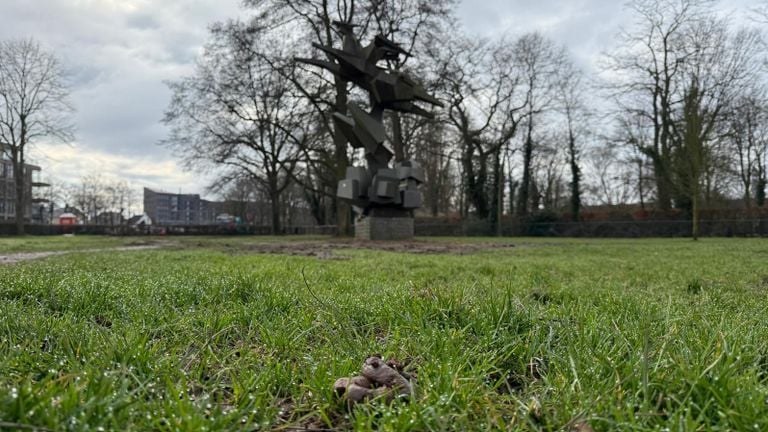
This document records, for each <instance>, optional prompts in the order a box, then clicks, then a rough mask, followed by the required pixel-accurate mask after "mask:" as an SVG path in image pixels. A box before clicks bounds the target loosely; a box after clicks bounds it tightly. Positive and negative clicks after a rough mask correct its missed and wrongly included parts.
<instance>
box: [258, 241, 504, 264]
mask: <svg viewBox="0 0 768 432" xmlns="http://www.w3.org/2000/svg"><path fill="white" fill-rule="evenodd" d="M513 247H515V245H514V244H512V243H450V242H440V243H437V242H420V241H387V242H367V241H328V242H292V241H289V242H285V243H261V244H249V245H246V246H245V249H246V250H247V251H248V252H252V253H266V254H280V255H297V256H313V257H317V258H320V259H336V260H339V259H349V257H346V256H344V255H336V254H335V252H337V251H344V250H356V249H357V250H359V249H369V250H379V251H386V252H404V253H414V254H452V255H464V254H468V253H473V252H477V251H481V250H487V249H507V248H513Z"/></svg>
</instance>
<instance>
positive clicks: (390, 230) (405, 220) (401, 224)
mask: <svg viewBox="0 0 768 432" xmlns="http://www.w3.org/2000/svg"><path fill="white" fill-rule="evenodd" d="M355 239H357V240H413V218H412V217H409V216H403V217H390V216H368V217H364V218H362V219H359V220H357V221H355Z"/></svg>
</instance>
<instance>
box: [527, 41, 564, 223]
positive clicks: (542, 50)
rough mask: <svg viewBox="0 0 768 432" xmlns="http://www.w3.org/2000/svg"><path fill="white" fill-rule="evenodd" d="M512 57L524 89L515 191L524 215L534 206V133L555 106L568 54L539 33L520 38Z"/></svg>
mask: <svg viewBox="0 0 768 432" xmlns="http://www.w3.org/2000/svg"><path fill="white" fill-rule="evenodd" d="M514 60H515V61H516V62H517V63H518V64H519V65H520V69H521V71H522V73H523V76H522V81H523V84H524V86H525V91H526V97H525V102H526V107H525V111H524V113H525V116H524V118H525V136H524V137H523V146H522V153H523V173H522V180H521V183H520V193H519V194H518V205H517V214H518V215H521V216H525V215H527V214H528V212H529V210H531V209H533V208H535V207H534V206H533V205H532V204H533V203H531V198H532V196H533V191H532V190H531V187H532V186H533V184H534V183H535V179H534V178H533V173H534V170H533V166H534V158H535V148H536V144H535V138H534V137H535V135H534V134H535V132H536V130H537V127H538V126H539V125H538V121H539V120H540V117H541V115H542V114H544V113H545V112H547V111H548V110H551V109H553V108H554V106H555V104H556V101H557V97H558V87H559V83H560V82H561V73H562V71H563V67H564V65H565V64H566V60H567V54H566V52H565V50H564V49H563V48H561V47H558V46H556V45H555V44H554V43H553V42H552V41H551V40H549V39H547V38H545V37H544V36H543V35H541V34H540V33H529V34H527V35H524V36H523V37H521V38H520V39H519V40H518V41H517V43H516V47H515V56H514Z"/></svg>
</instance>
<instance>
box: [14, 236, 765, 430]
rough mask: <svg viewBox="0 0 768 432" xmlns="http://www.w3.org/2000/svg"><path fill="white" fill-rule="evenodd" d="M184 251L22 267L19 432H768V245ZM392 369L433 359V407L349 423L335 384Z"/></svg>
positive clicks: (193, 244) (58, 245)
mask: <svg viewBox="0 0 768 432" xmlns="http://www.w3.org/2000/svg"><path fill="white" fill-rule="evenodd" d="M144 240H146V239H138V240H137V239H130V238H129V239H113V238H98V237H77V238H57V239H50V238H24V239H20V240H14V239H3V240H0V253H9V252H18V251H41V250H54V249H58V250H62V249H67V250H75V251H76V250H77V249H91V248H102V247H103V248H107V247H115V246H120V245H125V244H130V243H132V242H133V243H135V242H137V241H144ZM166 240H170V241H174V242H176V243H174V244H173V245H171V246H170V248H169V249H163V250H143V251H123V252H114V251H110V252H100V253H95V252H80V253H78V252H73V253H70V254H66V255H58V256H53V257H49V258H46V259H43V260H39V261H27V262H23V263H18V264H13V265H7V266H2V267H0V429H3V425H5V426H6V427H8V426H9V425H10V424H14V423H15V424H23V425H34V426H37V427H45V428H48V429H52V430H73V431H85V430H189V431H197V430H257V429H260V430H268V429H290V428H296V427H301V426H303V425H310V426H312V427H315V428H317V427H324V428H328V429H348V428H356V429H363V430H365V429H380V430H488V429H513V430H551V431H556V430H566V431H567V430H572V429H573V428H576V429H574V430H578V429H579V428H578V427H577V425H578V424H579V423H582V424H583V423H586V424H589V425H590V426H591V428H593V429H594V430H596V431H599V430H638V431H645V430H659V429H662V428H667V429H669V430H768V417H767V416H765V412H766V410H768V385H766V384H768V324H767V323H766V318H768V314H767V313H766V309H768V296H767V295H766V293H767V292H768V267H766V262H768V243H766V242H765V241H764V240H757V239H706V240H703V241H700V242H697V243H694V242H692V241H690V240H683V239H675V240H599V241H598V240H561V239H556V240H530V239H506V241H511V242H514V243H519V244H525V246H519V247H515V248H507V249H488V250H484V251H479V252H474V253H469V254H464V255H424V254H419V255H416V254H403V253H391V252H376V251H371V250H343V251H339V252H338V254H339V255H343V256H345V257H347V258H348V259H346V260H320V259H318V258H315V257H302V256H286V255H260V254H251V253H249V252H248V250H247V246H248V244H251V243H255V242H259V241H262V240H260V239H258V238H243V237H239V238H211V239H203V238H168V239H166ZM264 241H269V242H278V241H281V240H280V239H274V238H272V239H266V240H264ZM291 241H294V240H291ZM435 241H439V242H446V241H448V240H447V239H439V240H435ZM461 241H462V242H466V241H475V242H477V241H497V240H466V239H462V240H461ZM302 271H303V273H304V275H305V276H306V284H305V281H304V278H303V277H302ZM376 352H379V353H382V354H384V355H385V356H394V357H397V358H398V359H405V358H409V359H412V362H413V364H414V365H415V366H416V367H417V370H418V386H417V393H416V396H415V398H414V400H412V401H411V402H410V403H406V402H395V403H393V404H391V405H387V404H384V403H380V402H373V403H369V404H364V405H360V406H357V407H355V408H354V409H352V410H347V409H346V407H345V405H344V403H343V402H340V401H338V400H336V399H335V398H334V397H333V394H332V390H331V385H332V384H333V381H334V380H335V379H336V378H337V377H341V376H348V375H351V374H355V373H356V372H357V371H358V370H359V368H360V366H361V364H362V362H363V360H364V359H365V358H366V357H367V356H368V355H370V354H371V353H376ZM532 361H533V362H534V363H535V364H536V366H535V367H533V368H532V367H531V366H529V364H530V363H531V362H532ZM531 369H535V370H533V371H532V370H531ZM533 375H535V377H534V376H533ZM581 430H582V431H583V430H586V429H585V428H584V427H581Z"/></svg>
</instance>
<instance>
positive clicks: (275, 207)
mask: <svg viewBox="0 0 768 432" xmlns="http://www.w3.org/2000/svg"><path fill="white" fill-rule="evenodd" d="M269 201H270V204H271V206H272V211H271V214H272V234H273V235H279V234H281V232H280V229H281V227H280V193H276V192H275V191H270V193H269Z"/></svg>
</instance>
